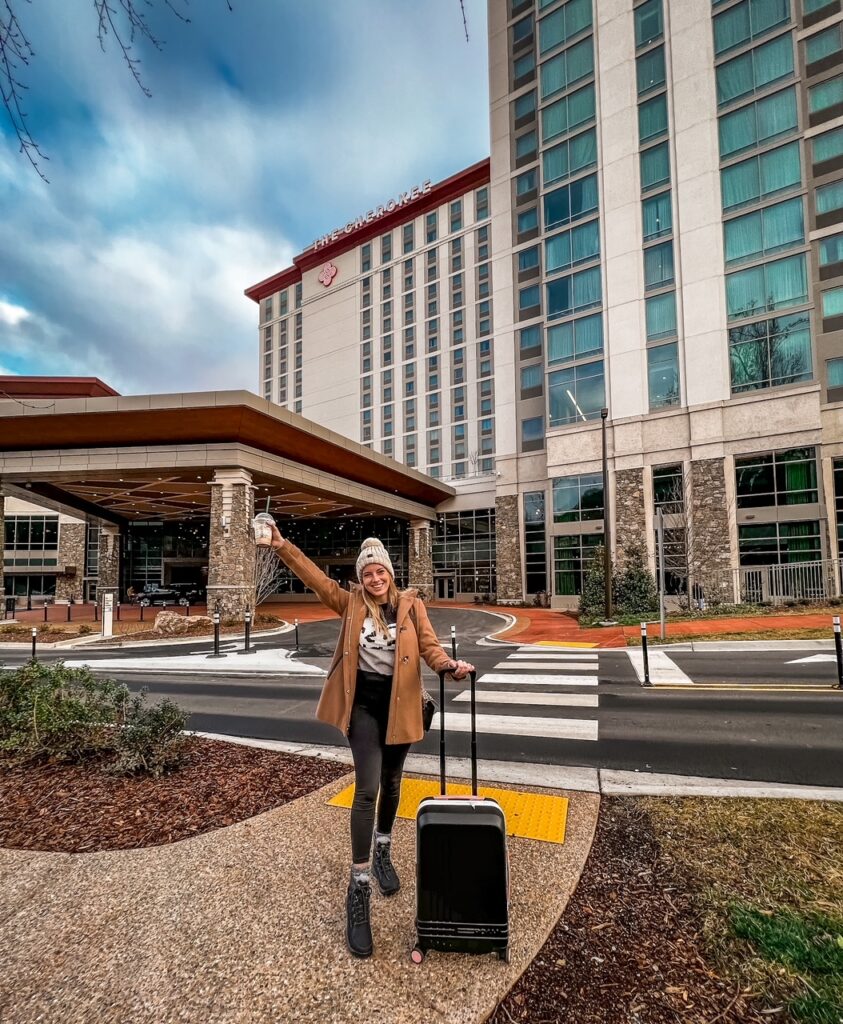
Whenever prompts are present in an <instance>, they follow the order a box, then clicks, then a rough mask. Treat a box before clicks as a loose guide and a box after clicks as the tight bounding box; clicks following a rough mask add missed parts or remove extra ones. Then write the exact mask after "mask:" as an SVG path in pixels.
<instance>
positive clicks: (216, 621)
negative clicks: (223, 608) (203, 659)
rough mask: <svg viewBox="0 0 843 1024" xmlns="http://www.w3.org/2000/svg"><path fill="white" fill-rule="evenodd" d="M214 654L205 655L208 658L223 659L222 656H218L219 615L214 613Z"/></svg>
mask: <svg viewBox="0 0 843 1024" xmlns="http://www.w3.org/2000/svg"><path fill="white" fill-rule="evenodd" d="M213 619H214V653H213V654H209V655H207V657H209V658H224V657H225V655H224V654H220V613H219V612H214V615H213Z"/></svg>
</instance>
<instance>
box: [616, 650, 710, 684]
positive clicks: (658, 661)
mask: <svg viewBox="0 0 843 1024" xmlns="http://www.w3.org/2000/svg"><path fill="white" fill-rule="evenodd" d="M626 653H627V654H628V655H629V660H630V661H631V662H632V667H633V668H634V669H635V674H636V675H637V676H638V681H639V682H641V683H643V682H644V652H643V650H642V649H641V648H640V647H627V649H626ZM647 660H648V662H649V665H650V682H651V683H652V684H653V685H655V686H658V685H659V684H660V685H662V686H664V685H666V684H669V685H671V686H693V685H694V681H693V679H690V678H689V677H688V676H686V675H685V673H684V672H683V671H682V669H681V668H679V666H678V665H677V664H676V663H675V662H674V661H672V660H671V659H670V658H669V657H668V656H667V654H666V653H665V651H660V650H654V651H648V658H647Z"/></svg>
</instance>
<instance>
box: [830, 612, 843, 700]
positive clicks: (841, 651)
mask: <svg viewBox="0 0 843 1024" xmlns="http://www.w3.org/2000/svg"><path fill="white" fill-rule="evenodd" d="M831 621H832V623H833V624H834V650H835V653H836V654H837V686H835V687H833V689H835V690H843V642H841V639H840V616H839V615H835V616H834V618H833V619H832V620H831Z"/></svg>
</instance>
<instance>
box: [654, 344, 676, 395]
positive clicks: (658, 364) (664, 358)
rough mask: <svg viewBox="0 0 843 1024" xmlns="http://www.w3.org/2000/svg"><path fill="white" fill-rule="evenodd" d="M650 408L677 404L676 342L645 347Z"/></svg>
mask: <svg viewBox="0 0 843 1024" xmlns="http://www.w3.org/2000/svg"><path fill="white" fill-rule="evenodd" d="M647 387H648V392H649V397H650V408H651V409H661V408H663V407H664V406H668V405H679V352H678V346H677V344H676V342H675V341H674V342H671V343H670V344H669V345H658V346H657V347H656V348H648V349H647Z"/></svg>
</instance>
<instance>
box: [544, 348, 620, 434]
mask: <svg viewBox="0 0 843 1024" xmlns="http://www.w3.org/2000/svg"><path fill="white" fill-rule="evenodd" d="M547 398H548V411H549V414H550V425H551V426H552V427H561V426H565V425H566V424H569V423H578V422H585V421H586V420H594V419H599V418H600V410H601V409H602V408H603V406H604V405H605V404H606V399H605V375H604V367H603V360H602V359H596V360H594V361H593V362H590V363H575V364H574V365H573V366H568V367H565V368H564V369H561V370H553V371H552V372H551V373H549V374H548V376H547Z"/></svg>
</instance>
